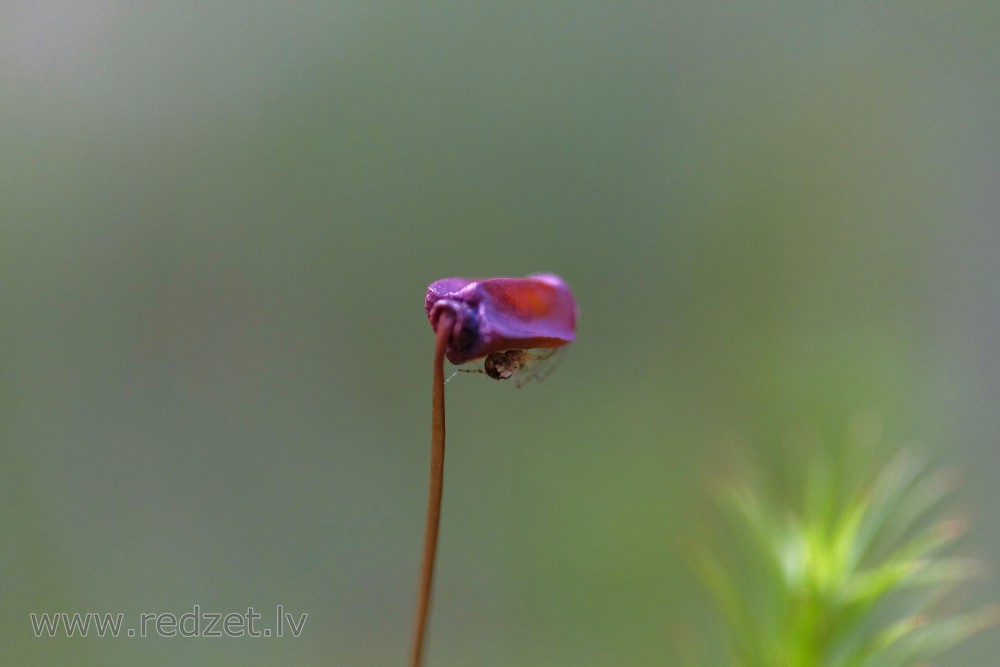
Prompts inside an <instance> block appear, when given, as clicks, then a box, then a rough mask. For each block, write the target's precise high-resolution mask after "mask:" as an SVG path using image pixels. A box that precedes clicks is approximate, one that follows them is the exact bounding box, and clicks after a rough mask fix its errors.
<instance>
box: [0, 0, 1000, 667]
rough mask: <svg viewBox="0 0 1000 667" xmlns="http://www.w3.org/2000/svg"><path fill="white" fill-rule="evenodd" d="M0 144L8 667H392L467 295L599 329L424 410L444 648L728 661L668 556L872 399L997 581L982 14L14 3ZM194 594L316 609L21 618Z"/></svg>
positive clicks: (965, 653)
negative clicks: (714, 496)
mask: <svg viewBox="0 0 1000 667" xmlns="http://www.w3.org/2000/svg"><path fill="white" fill-rule="evenodd" d="M0 147H2V151H0V268H2V272H3V283H2V288H0V342H2V344H0V378H2V389H0V526H2V528H3V535H4V537H3V541H2V545H3V546H2V549H0V567H2V571H3V574H4V576H3V580H4V584H3V593H2V596H0V600H2V601H0V645H2V646H3V652H4V656H5V657H4V660H5V661H7V662H9V663H10V664H15V663H16V664H21V665H54V664H67V665H68V664H73V665H125V664H143V665H181V664H183V665H232V664H244V665H271V664H295V665H330V664H333V665H348V666H350V665H392V664H402V663H403V662H404V660H405V656H406V654H407V652H408V646H409V641H410V631H411V625H412V613H413V608H414V604H415V593H416V586H417V576H418V564H419V563H418V561H419V557H420V550H421V540H422V532H423V521H424V511H425V503H426V485H427V464H428V456H429V454H428V431H429V424H430V415H429V407H430V379H431V354H432V347H433V336H432V334H431V331H430V328H429V327H428V325H427V322H426V318H425V316H424V313H423V295H424V289H425V287H426V285H427V284H428V283H430V282H431V281H433V280H435V279H438V278H441V277H445V276H449V275H462V276H464V275H473V276H490V275H514V276H517V275H524V274H527V273H531V272H535V271H552V272H556V273H559V274H560V275H562V276H563V277H564V278H566V279H567V280H568V281H569V282H570V284H571V285H572V286H573V288H574V290H575V293H576V296H577V298H578V301H579V303H580V310H581V319H580V324H579V332H578V333H579V342H578V343H577V344H575V345H574V346H573V347H572V349H571V350H569V351H568V354H567V358H566V359H565V361H564V363H563V364H562V365H561V367H560V368H559V370H558V372H557V373H555V374H554V375H552V376H551V377H550V378H548V379H547V380H546V381H545V382H544V383H541V384H535V385H534V386H528V387H525V388H523V389H521V390H517V389H515V388H513V387H511V386H504V385H500V384H497V383H493V382H491V381H489V380H488V379H486V378H483V377H479V376H471V375H470V376H464V375H463V376H460V377H458V378H456V379H455V380H454V381H452V382H451V383H450V384H449V385H448V396H447V400H448V429H449V450H448V460H447V466H446V471H447V472H446V481H445V494H444V517H443V529H442V537H441V545H440V551H439V554H440V560H439V563H438V579H437V582H436V583H437V585H436V590H435V604H434V616H433V619H432V623H431V636H430V640H429V649H428V650H429V655H428V657H429V664H432V665H671V664H675V657H676V656H677V655H679V653H678V651H680V650H681V649H679V648H678V643H680V644H684V643H685V642H689V641H692V640H691V637H692V636H694V635H699V636H700V635H704V636H705V637H706V638H707V639H706V640H705V641H707V642H708V644H709V645H718V644H719V642H720V641H721V635H720V634H718V632H719V631H720V630H719V628H717V627H716V626H715V625H713V622H712V621H711V618H712V616H711V614H710V609H709V607H708V606H707V604H706V603H705V602H704V600H703V598H702V595H701V593H700V588H699V586H698V584H697V582H696V581H695V580H694V577H693V575H692V573H691V569H690V567H689V566H688V564H687V563H686V562H685V559H684V557H683V555H682V553H681V552H682V549H680V548H679V546H678V545H680V544H683V543H684V541H685V540H686V539H690V538H691V536H692V535H694V534H696V530H697V528H698V525H699V522H701V521H703V520H704V516H706V515H705V514H703V513H702V512H701V511H700V509H699V508H700V507H701V506H702V505H703V504H704V501H705V496H706V495H707V484H706V480H710V479H711V478H712V476H713V474H714V471H716V470H717V468H718V467H719V465H720V459H721V458H723V456H724V455H723V454H721V453H720V452H725V451H728V448H731V447H734V446H740V447H743V448H744V449H745V450H747V451H749V452H751V453H752V454H754V455H756V456H758V457H759V458H760V459H761V460H763V461H765V462H766V461H772V462H773V464H774V465H775V466H778V467H779V468H781V469H783V470H784V471H785V474H787V475H789V476H793V477H794V475H795V474H796V469H795V466H794V465H788V464H787V463H786V462H784V460H779V459H780V457H782V456H784V454H782V452H784V453H786V454H787V452H789V451H795V447H796V442H797V439H798V438H803V439H808V440H810V441H811V442H815V441H817V440H818V441H824V442H831V443H835V442H838V441H839V440H840V439H842V438H844V437H845V433H848V432H849V430H850V428H851V424H852V423H856V420H857V419H859V416H860V418H862V419H877V420H878V421H879V422H880V423H881V425H882V426H881V428H882V440H883V441H884V442H885V443H888V444H887V445H886V446H887V447H888V449H890V450H891V449H892V448H893V447H896V446H900V445H904V444H908V443H915V445H914V446H915V447H916V448H917V449H918V450H920V451H923V452H925V453H926V455H927V456H928V457H929V458H930V460H931V461H933V462H934V463H936V464H940V465H946V466H951V467H955V468H957V469H958V470H959V471H961V473H962V475H963V479H964V484H963V488H962V492H961V502H962V506H961V508H959V509H960V510H961V511H962V512H964V513H965V515H966V516H968V517H969V518H970V520H971V522H972V523H971V529H970V532H969V535H968V538H967V539H966V541H965V546H964V547H963V548H964V550H965V552H966V553H968V554H970V555H973V556H976V557H980V558H984V559H986V560H988V561H990V562H992V563H1000V539H998V538H1000V513H998V512H997V511H995V508H996V506H997V503H998V500H1000V485H998V470H1000V448H998V441H1000V409H998V408H1000V404H998V402H1000V363H998V361H1000V355H998V350H1000V260H998V249H1000V221H998V212H1000V194H998V193H1000V8H998V6H997V4H996V2H993V1H968V2H966V1H962V0H957V1H953V2H948V3H939V2H923V1H916V2H913V1H905V2H903V1H899V2H882V3H867V2H840V3H803V2H781V1H775V2H761V3H736V2H703V1H701V0H699V1H690V2H672V3H661V2H620V3H606V2H588V1H584V2H549V3H524V2H503V3H468V2H454V1H440V2H430V3H397V2H382V1H377V0H376V1H370V2H360V1H356V0H355V1H348V2H337V1H332V2H331V1H323V2H319V1H311V2H310V1H306V2H297V3H275V2H263V1H259V0H240V1H238V2H237V1H221V2H213V3H197V2H190V1H172V2H103V1H101V2H98V1H84V2H66V1H58V0H30V1H29V0H6V1H5V2H3V3H2V4H0ZM734 443H736V444H734ZM769 457H770V458H769ZM782 466H783V467H782ZM998 599H1000V587H998V583H997V580H996V579H995V578H993V579H985V580H983V581H982V582H981V585H979V586H977V587H976V588H975V590H973V591H970V592H968V593H967V594H966V597H965V598H963V599H962V602H961V604H963V605H968V606H969V607H975V606H978V605H981V604H984V603H988V602H990V601H995V600H998ZM195 604H197V605H199V606H200V607H201V609H202V610H204V611H220V612H229V611H237V612H239V611H245V610H246V608H247V607H248V606H252V607H254V608H256V609H257V610H258V611H260V612H261V613H262V614H263V615H264V619H263V621H262V623H263V624H264V626H265V627H269V626H271V625H273V622H272V623H269V620H270V619H271V615H272V614H273V609H274V607H275V606H276V605H278V604H282V605H284V607H285V609H286V610H288V611H290V612H292V613H295V614H300V613H302V612H306V613H308V614H309V616H308V621H307V623H306V626H305V628H304V632H303V635H302V637H300V638H298V639H293V638H288V637H285V638H282V639H273V638H272V639H266V640H265V639H181V638H174V639H152V638H147V639H125V638H120V639H108V638H105V639H97V638H87V639H80V638H73V639H66V638H62V639H58V638H52V639H49V638H45V639H36V638H34V637H33V636H32V634H31V628H30V624H29V617H28V615H29V613H31V612H36V613H37V612H44V611H49V612H58V611H66V612H88V611H100V612H119V611H120V612H124V613H125V614H126V626H135V625H136V624H137V619H138V615H139V614H140V613H143V612H171V613H174V614H178V615H179V614H183V613H185V612H188V611H191V609H192V607H193V605H195ZM998 654H1000V637H998V636H997V633H985V634H981V635H979V636H977V637H976V638H974V639H973V640H971V641H970V642H968V643H967V644H964V645H962V646H961V647H959V648H957V649H954V650H952V651H951V652H949V653H948V654H947V656H946V657H945V658H943V661H944V663H945V664H949V665H988V664H994V663H995V659H996V656H997V655H998Z"/></svg>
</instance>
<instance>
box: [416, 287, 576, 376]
mask: <svg viewBox="0 0 1000 667" xmlns="http://www.w3.org/2000/svg"><path fill="white" fill-rule="evenodd" d="M424 307H425V308H426V310H427V319H428V320H429V321H430V324H431V327H432V328H434V329H435V330H437V324H438V320H439V318H440V317H441V313H443V312H446V311H448V312H451V313H452V314H453V316H454V320H455V321H454V325H453V326H452V331H451V335H450V336H449V339H448V348H447V350H446V351H445V355H446V356H447V357H448V361H450V362H451V363H453V364H456V365H458V364H464V363H466V362H469V361H474V360H476V359H480V358H483V357H485V362H484V371H485V373H486V374H487V375H489V376H490V377H491V378H493V379H495V380H506V379H507V378H509V377H511V376H512V375H513V374H514V373H515V372H516V371H518V370H519V369H521V368H522V367H523V366H526V365H528V364H529V363H530V362H532V361H534V360H541V359H547V358H549V357H550V356H551V354H552V353H553V352H555V350H556V348H559V347H562V346H563V345H566V344H568V343H572V342H573V341H574V340H575V339H576V318H577V307H576V300H575V299H574V298H573V293H572V292H571V291H570V289H569V286H568V285H567V284H566V282H565V281H564V280H563V279H562V278H560V277H559V276H556V275H553V274H551V273H539V274H534V275H531V276H528V277H527V278H484V279H482V280H474V279H469V278H444V279H442V280H438V281H436V282H433V283H431V285H430V286H429V287H428V288H427V296H426V298H425V299H424ZM536 348H544V351H542V352H539V353H531V352H528V351H527V350H530V349H536Z"/></svg>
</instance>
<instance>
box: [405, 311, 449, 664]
mask: <svg viewBox="0 0 1000 667" xmlns="http://www.w3.org/2000/svg"><path fill="white" fill-rule="evenodd" d="M454 323H455V318H454V315H453V314H452V313H450V312H447V311H446V312H443V313H441V316H440V317H439V318H438V322H437V328H436V329H435V332H436V333H437V346H436V347H435V348H434V383H433V386H432V390H431V483H430V494H429V496H428V500H427V527H426V529H425V530H424V562H423V566H422V567H421V573H420V597H419V599H418V600H417V625H416V629H415V631H414V635H413V652H412V653H411V654H410V665H411V667H420V664H421V661H422V660H423V652H424V638H425V636H426V635H427V616H428V613H429V611H430V604H431V584H432V581H433V579H434V556H435V554H436V553H437V541H438V526H439V525H440V523H441V491H442V489H443V488H444V352H445V348H447V347H448V338H449V337H450V335H451V329H452V326H453V325H454Z"/></svg>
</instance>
